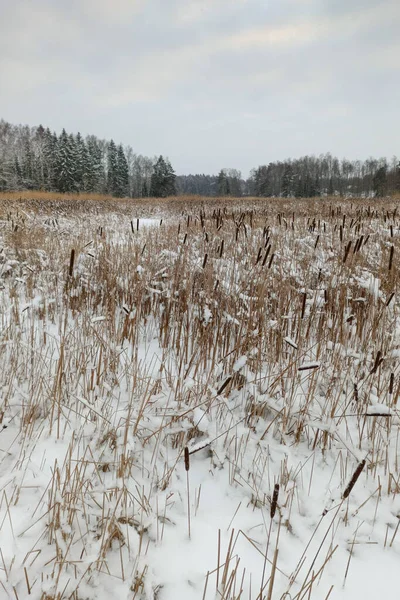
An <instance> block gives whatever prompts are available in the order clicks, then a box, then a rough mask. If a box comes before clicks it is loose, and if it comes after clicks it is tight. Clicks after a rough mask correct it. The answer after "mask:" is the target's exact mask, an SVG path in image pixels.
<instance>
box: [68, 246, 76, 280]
mask: <svg viewBox="0 0 400 600" xmlns="http://www.w3.org/2000/svg"><path fill="white" fill-rule="evenodd" d="M74 262H75V249H74V248H72V250H71V257H70V259H69V276H70V277H72V273H73V271H74Z"/></svg>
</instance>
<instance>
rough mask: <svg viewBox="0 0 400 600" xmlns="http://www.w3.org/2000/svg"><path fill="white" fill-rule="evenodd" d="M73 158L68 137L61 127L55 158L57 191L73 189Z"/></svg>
mask: <svg viewBox="0 0 400 600" xmlns="http://www.w3.org/2000/svg"><path fill="white" fill-rule="evenodd" d="M74 158H75V157H74V156H73V155H72V152H71V140H70V137H69V136H68V134H67V132H66V131H65V129H63V130H62V132H61V135H60V137H59V140H58V143H57V150H56V160H55V187H56V189H57V190H58V191H59V192H62V193H65V192H71V191H72V190H73V189H74V173H73V171H74V169H73V160H74Z"/></svg>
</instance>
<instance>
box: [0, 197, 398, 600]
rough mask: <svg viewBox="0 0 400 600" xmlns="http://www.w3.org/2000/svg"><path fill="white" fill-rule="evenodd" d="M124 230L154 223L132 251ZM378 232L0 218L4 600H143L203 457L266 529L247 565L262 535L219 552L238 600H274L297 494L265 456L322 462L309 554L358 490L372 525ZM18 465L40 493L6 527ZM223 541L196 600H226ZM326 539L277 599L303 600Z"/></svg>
mask: <svg viewBox="0 0 400 600" xmlns="http://www.w3.org/2000/svg"><path fill="white" fill-rule="evenodd" d="M138 216H140V217H141V216H153V217H154V216H157V217H158V218H159V219H160V222H159V224H157V226H155V227H154V228H151V229H148V230H143V229H142V228H141V226H140V223H139V230H138V226H137V222H136V217H138ZM161 219H162V222H161ZM399 232H400V229H399V215H398V210H397V202H395V201H393V200H390V201H389V200H379V201H361V200H348V201H346V202H345V201H338V200H336V199H329V198H328V199H324V200H308V201H306V200H301V201H293V200H282V199H276V200H269V201H266V200H265V199H248V200H245V201H244V200H232V199H226V198H225V199H199V198H175V199H167V200H165V201H161V202H160V201H158V200H157V201H156V200H149V201H146V202H141V203H140V202H138V201H127V200H121V201H119V200H115V199H107V198H104V197H102V198H96V197H90V198H89V197H85V199H82V198H80V197H72V196H68V197H66V198H65V200H64V199H63V200H59V198H58V196H54V195H51V194H48V195H46V194H38V193H31V192H29V193H28V192H27V193H25V194H24V195H21V194H17V195H16V196H11V195H7V197H3V198H0V235H1V243H0V248H1V247H3V250H2V253H0V282H1V287H2V291H1V292H0V293H1V298H0V301H1V307H0V313H1V317H0V325H1V337H0V361H1V364H2V365H4V368H3V369H2V371H1V373H0V390H2V393H1V396H0V429H1V427H2V425H1V424H2V423H3V424H5V423H6V424H7V425H8V427H7V429H6V430H4V431H3V433H2V435H3V439H7V443H3V441H2V440H0V443H1V445H0V448H1V452H0V460H1V464H2V467H1V468H2V472H3V473H4V472H8V471H11V472H13V473H15V474H16V475H15V477H14V478H12V479H11V480H9V481H8V480H7V482H4V481H3V486H2V489H1V494H2V499H1V501H0V505H1V506H0V517H1V519H0V539H1V535H2V533H1V528H3V527H4V528H6V527H8V529H9V530H10V531H11V532H13V533H10V535H14V536H15V539H17V538H18V539H21V538H22V539H24V540H27V541H26V543H25V546H24V548H25V552H26V557H25V560H23V562H22V563H21V564H16V565H15V564H14V563H15V561H18V560H19V558H20V557H15V556H13V550H12V549H10V550H9V551H7V552H5V548H2V546H3V545H2V544H1V542H0V547H1V548H2V552H3V554H4V558H3V559H2V560H3V567H2V575H1V585H2V586H3V589H4V590H5V592H4V593H5V594H7V596H5V597H17V598H18V597H19V598H20V600H22V598H25V597H26V595H27V590H29V593H30V592H31V591H32V594H34V593H36V594H37V595H36V597H38V598H42V600H44V599H46V600H55V599H59V600H62V599H63V598H70V599H72V600H82V599H83V598H86V597H90V596H89V595H88V594H89V592H88V591H87V590H88V589H89V588H90V582H91V580H92V578H93V577H94V573H97V576H99V577H103V578H104V579H107V578H109V579H110V578H116V580H118V581H119V582H129V588H130V590H131V592H132V594H133V597H134V598H149V597H151V594H154V595H153V597H156V595H157V594H158V593H160V589H161V587H160V586H162V584H163V582H158V581H151V579H150V575H149V570H148V564H149V561H150V559H149V558H148V555H149V552H151V548H152V546H153V545H155V544H162V542H163V535H164V529H165V527H171V526H172V525H171V524H170V523H172V522H173V516H171V515H172V514H173V511H172V508H171V500H170V497H169V495H168V494H169V493H170V492H171V490H172V491H173V490H174V489H175V487H174V486H177V485H178V483H177V481H178V480H177V477H178V478H179V473H180V472H181V471H180V470H181V469H182V465H183V466H185V464H186V471H187V479H186V478H184V482H185V485H184V488H183V489H184V490H185V489H186V487H187V495H186V497H182V498H181V500H180V502H181V504H180V505H179V506H181V508H180V510H181V511H186V513H187V521H186V523H187V528H188V529H189V537H190V535H191V529H192V530H193V527H194V521H195V520H196V517H195V513H197V511H198V509H199V506H200V507H201V497H200V491H199V490H193V491H192V490H191V493H190V494H189V475H190V476H192V472H193V470H194V469H195V466H193V463H192V462H191V463H190V473H189V454H192V453H193V454H194V453H197V452H199V454H198V455H197V456H200V454H201V455H202V456H205V455H206V452H207V451H208V452H209V457H208V458H203V460H209V462H210V469H211V470H213V469H215V470H217V469H218V468H219V467H221V466H222V465H223V466H224V467H225V468H226V470H227V472H228V474H229V480H230V483H231V485H232V486H233V487H235V486H241V488H243V494H244V496H245V497H247V499H248V503H249V506H251V507H252V510H254V511H257V510H259V511H263V509H264V507H266V508H267V514H268V513H270V515H271V517H272V518H273V519H274V522H272V520H271V524H268V527H266V530H265V532H266V533H267V536H268V544H267V547H266V550H265V549H264V550H260V546H261V545H262V544H263V543H264V545H265V542H263V541H262V540H264V539H266V538H265V536H264V535H260V539H258V540H255V538H252V537H250V536H249V532H239V533H237V534H236V535H237V536H239V534H240V537H241V538H243V539H245V540H246V543H248V544H249V545H251V544H252V545H254V547H255V548H256V551H257V552H259V553H261V555H262V559H263V564H264V565H265V566H264V571H266V572H267V573H266V576H265V579H264V576H263V581H262V584H261V588H260V587H259V588H258V589H256V588H255V587H254V588H253V596H249V597H251V598H261V597H263V594H264V595H265V597H267V598H271V597H275V595H274V596H273V595H272V594H275V590H276V589H277V585H278V582H277V577H276V575H277V573H280V570H279V559H280V557H281V556H282V551H281V550H279V554H278V541H279V536H282V535H284V533H283V531H285V532H286V533H285V535H288V536H290V535H293V530H294V528H295V523H296V519H298V518H300V517H299V514H298V512H297V508H296V498H297V497H298V494H303V493H304V494H307V491H308V494H310V490H311V489H312V488H313V485H314V483H313V468H312V467H311V465H312V464H313V462H312V461H309V466H307V469H304V470H303V467H302V468H301V469H300V471H298V469H297V466H296V465H294V464H290V461H289V460H288V458H287V457H286V458H282V459H279V460H278V459H277V460H278V462H277V464H275V465H273V464H272V463H271V461H270V459H269V450H268V448H269V446H270V445H273V444H277V445H282V446H285V447H293V448H299V449H300V448H301V449H302V450H301V451H302V452H303V453H306V454H307V455H308V456H310V457H314V459H313V460H317V461H319V460H321V461H325V460H326V461H327V464H331V463H330V462H329V456H331V455H333V456H334V460H333V463H332V465H333V467H332V471H331V476H332V477H333V476H334V477H336V479H337V484H338V485H339V486H340V493H339V494H338V496H337V501H338V508H337V510H336V512H335V513H334V517H333V519H332V521H331V524H330V525H329V526H328V525H327V527H328V529H327V531H326V533H325V537H324V538H323V541H322V542H321V544H322V543H323V542H324V541H325V539H326V536H327V535H328V532H329V534H331V533H332V532H333V531H334V530H335V531H336V524H337V523H338V522H339V521H340V522H341V523H343V524H344V526H347V523H348V522H349V521H351V519H352V516H351V515H352V514H353V512H354V511H356V510H359V509H360V508H361V507H359V506H358V505H356V506H354V505H352V504H351V501H352V495H353V491H352V492H351V493H350V491H351V490H352V489H353V486H354V485H355V484H356V480H357V479H359V481H358V482H357V484H356V485H355V489H357V486H359V485H360V481H364V482H365V481H367V480H368V481H369V480H372V482H373V484H371V485H372V487H374V489H375V488H379V494H378V496H377V498H378V500H376V501H377V506H378V504H379V502H380V501H381V500H382V498H383V497H384V496H385V497H387V498H388V497H391V496H392V495H396V494H398V492H399V490H400V484H399V477H398V465H397V458H396V454H395V453H392V452H391V450H390V447H391V444H392V445H393V444H397V441H396V440H397V430H398V414H397V401H398V396H399V393H400V383H399V381H400V380H399V367H398V360H396V359H395V357H396V356H397V354H396V351H397V350H398V348H399V347H400V339H399V338H398V336H397V333H396V332H397V327H398V318H399V316H398V315H399V304H398V299H397V294H398V291H399V266H398V260H397V258H398V256H399V255H400V242H399V239H400V237H399ZM72 251H73V254H72ZM72 255H73V256H74V259H73V260H72V258H71V257H72ZM242 357H246V362H243V361H242V362H240V361H241V358H242ZM238 361H239V362H238ZM378 400H379V404H378V406H377V408H374V406H375V404H376V402H377V401H378ZM10 431H12V435H11V434H10V433H9V432H10ZM4 433H7V436H8V437H7V438H5V436H4ZM43 440H46V441H45V442H43ZM47 440H52V442H51V444H52V445H48V443H47ZM388 441H390V443H388ZM196 444H197V447H196ZM59 448H63V452H61V453H60V451H59V450H58V449H59ZM39 455H40V457H41V460H40V461H39V464H36V463H35V473H36V475H35V477H37V478H38V481H42V480H45V485H44V487H40V486H39V487H38V489H40V494H39V492H38V493H37V494H36V495H34V498H35V502H34V503H31V505H30V506H29V511H28V521H26V518H25V522H24V521H23V520H22V521H23V522H22V524H20V523H16V522H15V521H14V520H13V517H12V515H13V514H17V513H13V512H12V511H11V510H10V506H12V507H14V509H13V510H18V507H19V506H24V507H25V506H26V499H27V496H28V494H30V493H31V492H30V489H31V488H30V486H31V485H32V486H33V487H34V485H35V484H34V483H32V481H31V479H32V478H31V477H30V476H28V475H27V473H28V471H29V469H30V468H31V467H30V464H31V460H33V459H32V457H35V461H37V460H38V458H37V457H38V456H39ZM361 455H362V460H365V461H366V465H365V469H364V470H362V469H359V472H358V471H356V467H357V465H358V464H359V463H361ZM59 456H60V457H61V458H58V457H59ZM315 457H317V458H315ZM49 461H50V462H49ZM363 466H364V465H363ZM353 473H356V474H357V477H355V475H354V476H353ZM305 474H307V476H306V475H305ZM181 475H182V473H181ZM352 476H353V478H352ZM25 478H27V479H28V480H29V483H28V484H27V485H26V486H25V484H24V480H25ZM349 482H350V483H349ZM40 485H42V484H40ZM191 485H192V483H191ZM278 492H279V496H278ZM171 493H172V492H171ZM371 497H372V498H375V496H373V495H372V496H371ZM271 498H272V501H271ZM345 500H346V502H347V504H346V503H345ZM176 502H178V500H176ZM271 502H272V504H271ZM323 508H324V507H323V506H321V511H320V513H319V515H318V518H319V516H320V515H321V513H322V511H323ZM190 509H192V510H190ZM329 510H330V509H329ZM190 512H191V514H190ZM328 512H329V511H328ZM325 514H327V513H325ZM235 515H236V513H235ZM235 515H234V516H233V518H235ZM278 517H279V518H278ZM232 520H233V519H232ZM318 527H319V523H318V525H317V528H318ZM321 528H322V526H321ZM15 530H17V531H15ZM233 531H234V530H233V529H232V531H231V533H230V537H229V543H228V549H227V551H226V556H222V553H221V552H222V551H220V543H221V542H220V541H219V543H218V565H217V569H216V570H215V571H212V568H213V567H212V565H211V567H210V571H209V573H208V575H207V581H206V586H205V588H204V597H208V596H206V593H207V589H209V590H210V591H211V592H212V587H213V586H212V585H211V583H210V582H209V580H211V578H212V577H215V579H216V584H215V585H216V587H217V589H218V590H219V594H220V597H221V598H225V599H226V600H228V598H229V599H232V600H233V599H238V598H242V597H243V594H244V592H243V590H244V589H245V587H246V585H247V584H246V581H247V579H246V573H245V572H243V571H242V570H241V568H240V566H239V557H238V555H237V554H236V553H235V552H236V551H235V545H236V541H237V539H238V538H237V537H236V538H235V537H234V532H233ZM396 531H397V530H396ZM28 532H29V535H28ZM271 532H275V534H276V543H275V542H273V543H272V542H271V543H270V537H271ZM192 533H193V531H192ZM333 538H334V534H333V533H332V540H331V546H330V547H329V548H328V549H326V548H325V550H324V551H325V554H324V556H323V558H322V559H321V564H317V559H319V554H320V551H321V552H322V550H321V548H322V546H321V548H319V549H318V551H317V552H316V553H315V555H313V557H314V560H313V561H312V563H311V566H310V567H309V570H308V573H307V575H305V576H304V575H303V576H300V575H299V574H300V572H301V570H302V567H303V562H302V561H301V560H300V561H299V566H298V568H297V569H295V570H294V572H293V576H292V578H291V579H290V581H289V580H288V581H286V583H285V579H284V576H283V575H280V576H281V579H280V580H279V585H280V589H282V590H285V589H287V590H289V589H290V590H292V591H293V589H296V592H295V593H294V592H293V596H292V597H293V598H299V599H300V598H303V597H307V598H312V597H313V589H314V587H315V586H316V585H317V584H316V581H317V579H318V578H321V577H322V575H323V573H324V569H325V567H326V565H327V564H328V563H329V561H330V560H331V559H332V556H333V554H334V552H335V550H336V547H335V544H334V540H333ZM393 540H394V538H393V539H392V543H393ZM44 541H45V542H46V543H45V544H43V542H44ZM353 545H354V541H353ZM216 554H217V553H216ZM1 556H2V555H1V554H0V559H1ZM0 566H1V561H0ZM24 566H25V572H24V570H23V568H24ZM314 567H315V568H314ZM13 569H14V572H15V570H18V571H19V572H21V573H22V575H21V577H20V578H18V577H17V576H16V575H15V576H14V575H13V573H12V571H13ZM304 570H305V568H304ZM269 571H270V573H269V574H268V572H269ZM346 574H347V572H346ZM205 575H206V573H204V577H205ZM282 578H283V581H284V583H282ZM121 585H122V584H121ZM207 585H208V588H207ZM296 585H297V586H298V587H297V588H296ZM246 589H247V588H246ZM38 590H40V594H42V595H38V594H39V592H38ZM80 590H84V591H83V592H82V594H81V592H80ZM149 590H152V591H151V592H150V591H149ZM214 591H215V589H214ZM1 593H2V592H1V590H0V596H1ZM247 593H248V592H247ZM160 597H161V596H160ZM200 597H201V596H200ZM277 597H278V596H277Z"/></svg>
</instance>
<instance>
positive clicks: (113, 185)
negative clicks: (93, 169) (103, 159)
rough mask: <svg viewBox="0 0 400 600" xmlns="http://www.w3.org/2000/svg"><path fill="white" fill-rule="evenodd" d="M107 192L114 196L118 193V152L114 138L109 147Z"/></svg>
mask: <svg viewBox="0 0 400 600" xmlns="http://www.w3.org/2000/svg"><path fill="white" fill-rule="evenodd" d="M107 192H108V193H109V194H111V195H112V196H116V195H118V152H117V146H116V145H115V142H114V140H111V141H110V143H109V144H108V149H107Z"/></svg>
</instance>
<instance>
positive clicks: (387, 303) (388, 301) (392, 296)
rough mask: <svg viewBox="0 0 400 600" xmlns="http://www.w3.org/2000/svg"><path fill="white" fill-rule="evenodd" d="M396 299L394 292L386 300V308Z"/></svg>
mask: <svg viewBox="0 0 400 600" xmlns="http://www.w3.org/2000/svg"><path fill="white" fill-rule="evenodd" d="M393 298H394V292H392V293H391V294H390V296H389V298H388V299H387V300H386V306H389V304H390V303H391V301H392V300H393Z"/></svg>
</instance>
